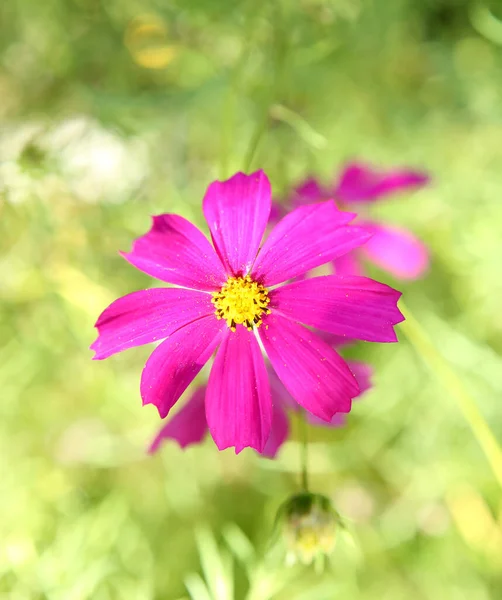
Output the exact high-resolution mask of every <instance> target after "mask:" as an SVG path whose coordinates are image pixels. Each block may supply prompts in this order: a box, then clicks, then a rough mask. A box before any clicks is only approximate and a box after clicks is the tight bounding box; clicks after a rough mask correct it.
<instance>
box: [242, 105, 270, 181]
mask: <svg viewBox="0 0 502 600" xmlns="http://www.w3.org/2000/svg"><path fill="white" fill-rule="evenodd" d="M267 125H268V104H267V108H266V110H265V114H264V115H263V116H262V118H261V119H260V120H259V121H258V123H257V125H256V129H255V130H254V133H253V136H252V138H251V141H250V142H249V147H248V150H247V153H246V157H245V159H244V173H247V172H249V171H250V170H251V166H252V164H253V160H254V157H255V155H256V151H257V150H258V146H259V145H260V141H261V138H262V136H263V134H264V133H265V132H266V131H267Z"/></svg>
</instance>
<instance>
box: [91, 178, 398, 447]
mask: <svg viewBox="0 0 502 600" xmlns="http://www.w3.org/2000/svg"><path fill="white" fill-rule="evenodd" d="M270 209H271V191H270V183H269V181H268V179H267V177H266V176H265V174H264V173H263V172H261V171H259V172H257V173H254V174H252V175H249V176H248V175H244V174H243V173H237V174H236V175H234V176H233V177H232V178H230V179H229V180H228V181H224V182H218V181H217V182H214V183H212V184H211V185H210V186H209V188H208V189H207V192H206V194H205V197H204V201H203V211H204V216H205V218H206V221H207V224H208V227H209V230H210V232H211V237H212V241H213V245H214V247H213V246H212V245H211V244H210V243H209V241H208V240H207V238H206V237H205V236H204V234H203V233H202V232H201V231H200V230H199V229H197V228H196V227H195V226H194V225H192V224H191V223H190V222H189V221H187V220H186V219H184V218H182V217H180V216H177V215H173V214H164V215H160V216H157V217H154V218H153V224H152V227H151V229H150V231H149V232H148V233H146V234H145V235H144V236H142V237H140V238H139V239H137V240H136V241H135V243H134V245H133V248H132V251H131V252H130V253H123V256H124V258H125V259H126V260H127V261H129V262H130V263H131V264H132V265H134V266H135V267H137V268H138V269H140V270H141V271H143V272H145V273H147V274H148V275H151V276H153V277H156V278H158V279H161V280H162V281H165V282H167V283H170V284H174V285H176V286H181V287H173V288H154V289H148V290H142V291H138V292H134V293H132V294H129V295H127V296H124V297H122V298H119V299H118V300H116V301H115V302H113V303H112V304H111V305H110V306H109V307H108V308H107V309H106V310H105V311H104V312H103V313H102V314H101V316H100V317H99V319H98V321H97V323H96V327H97V329H98V333H99V335H98V338H97V340H96V341H95V342H94V343H93V344H92V346H91V348H92V349H93V350H94V351H95V356H94V358H95V359H104V358H107V357H109V356H111V355H112V354H115V353H117V352H121V351H122V350H126V349H128V348H132V347H134V346H139V345H142V344H147V343H151V342H158V341H161V340H164V341H162V343H161V344H160V345H158V347H157V348H155V350H154V351H153V353H152V354H151V356H150V358H149V359H148V361H147V363H146V365H145V368H144V370H143V374H142V377H141V386H140V389H141V396H142V399H143V404H154V405H155V406H156V407H157V409H158V411H159V414H160V416H161V417H162V418H164V417H166V416H167V415H168V413H169V411H170V410H171V408H172V407H173V406H174V404H175V403H176V402H177V401H178V399H179V398H180V396H181V395H182V394H183V392H184V391H185V390H186V389H187V387H188V386H189V385H190V383H191V382H192V381H193V379H194V378H195V376H196V375H197V374H198V373H199V372H200V370H201V369H202V367H203V366H204V364H205V363H206V362H207V361H208V360H209V359H210V358H211V356H212V355H213V353H214V352H215V351H216V356H215V359H214V363H213V365H212V368H211V372H210V375H209V380H208V383H207V389H206V392H205V399H204V406H205V413H206V419H207V424H208V427H209V430H210V432H211V435H212V437H213V439H214V441H215V443H216V445H217V447H218V448H219V449H220V450H222V449H224V448H228V447H231V446H235V451H236V452H240V451H241V450H242V449H243V448H245V447H248V446H249V447H252V448H255V449H256V450H257V451H258V452H261V451H262V450H263V448H264V446H265V444H266V442H267V440H268V438H269V436H270V431H271V426H272V415H273V409H272V398H271V391H270V383H269V379H268V375H267V370H266V367H265V361H264V358H263V355H262V351H261V348H260V344H259V342H258V339H259V340H260V342H261V344H262V346H263V348H264V350H265V352H266V353H267V355H268V358H269V360H270V363H271V364H272V367H273V369H274V370H275V372H276V374H277V376H278V378H279V379H280V380H281V382H282V384H283V385H284V386H285V388H286V389H287V390H288V392H289V393H290V394H291V396H292V397H293V398H294V399H295V402H297V403H298V404H299V405H300V406H302V407H303V408H304V409H305V410H307V411H308V412H310V413H312V414H313V415H315V416H317V417H318V418H320V419H322V420H324V421H331V419H332V418H333V416H334V415H335V414H336V413H340V412H341V413H346V412H349V411H350V407H351V399H352V398H354V397H355V396H357V394H358V393H359V388H358V385H357V382H356V380H355V378H354V376H353V375H352V373H351V371H350V369H349V368H348V366H347V364H346V363H345V362H344V361H343V359H342V358H341V357H340V356H339V354H338V353H337V352H336V351H335V350H334V349H333V348H332V347H331V346H330V345H329V344H327V343H326V342H325V341H323V339H321V338H320V337H319V336H318V335H316V334H315V333H313V332H312V331H311V330H310V329H307V328H306V327H304V326H303V325H300V323H303V324H305V325H307V326H310V327H314V328H317V329H319V330H324V331H327V332H329V333H332V334H336V335H340V336H344V337H350V338H354V339H362V340H367V341H376V342H394V341H397V338H396V334H395V332H394V325H395V324H396V323H399V322H400V321H402V320H403V317H402V315H401V313H400V311H399V309H398V308H397V300H398V299H399V296H400V293H399V292H397V291H396V290H394V289H392V288H390V287H388V286H386V285H384V284H381V283H378V282H376V281H373V280H371V279H368V278H365V277H341V276H338V275H331V276H326V277H316V278H312V279H309V280H304V281H299V282H296V283H286V284H285V285H282V286H280V287H276V286H277V285H278V284H281V283H283V282H287V281H289V280H292V279H294V278H295V277H298V276H300V275H302V274H304V273H306V272H307V271H310V270H312V269H314V268H316V267H318V266H320V265H322V264H324V263H326V262H329V261H332V260H335V259H337V258H339V257H340V256H342V255H343V254H345V253H346V252H349V251H350V250H353V249H354V248H356V247H358V246H360V245H361V244H363V243H364V242H366V241H367V240H368V238H369V234H368V233H367V232H366V230H365V229H363V228H361V227H354V226H352V225H348V223H349V222H350V221H352V220H353V218H354V216H355V215H354V214H352V213H347V212H341V211H340V210H338V209H337V208H336V206H335V204H334V203H333V202H321V203H317V204H310V205H308V206H301V207H299V208H297V209H296V210H294V211H292V212H291V213H290V214H288V215H286V216H285V217H284V218H283V219H282V220H281V221H279V223H278V224H277V225H276V226H275V227H274V228H273V230H272V231H271V233H270V235H269V236H268V238H267V239H266V241H265V242H264V243H263V245H262V237H263V233H264V231H265V228H266V226H267V223H268V220H269V214H270ZM192 400H193V402H194V403H196V402H197V399H195V400H194V399H193V398H192ZM198 401H199V402H200V399H199V400H198ZM191 406H193V404H191ZM185 408H186V409H187V410H189V409H188V408H187V407H185ZM177 416H178V415H176V417H177ZM176 417H175V419H176ZM181 418H182V417H179V419H181ZM199 434H200V429H197V427H196V426H195V424H194V430H193V431H192V432H191V433H190V435H189V437H188V442H187V443H189V442H190V439H191V438H190V436H192V437H196V436H197V435H199ZM186 441H187V440H185V441H182V443H185V442H186Z"/></svg>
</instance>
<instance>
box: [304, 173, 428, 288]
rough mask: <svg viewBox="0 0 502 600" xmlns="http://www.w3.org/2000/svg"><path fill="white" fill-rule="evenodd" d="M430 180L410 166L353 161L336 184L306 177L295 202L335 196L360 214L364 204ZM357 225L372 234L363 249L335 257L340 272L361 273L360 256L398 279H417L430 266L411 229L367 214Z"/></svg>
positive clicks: (422, 184) (425, 253)
mask: <svg viewBox="0 0 502 600" xmlns="http://www.w3.org/2000/svg"><path fill="white" fill-rule="evenodd" d="M428 182H429V177H428V176H427V175H426V174H425V173H420V172H417V171H409V170H390V171H378V170H376V169H374V168H372V167H370V166H368V165H366V164H363V163H352V164H349V165H347V167H345V169H344V170H343V171H342V174H341V175H340V178H339V180H338V182H337V183H335V185H334V187H333V188H325V187H323V186H322V185H321V184H319V183H318V182H317V181H316V180H315V179H313V178H309V179H307V180H306V181H304V182H303V183H302V184H301V185H300V186H298V187H297V188H296V189H295V197H294V199H293V205H294V206H299V205H302V204H305V203H310V202H319V201H320V200H326V199H328V198H334V199H335V201H336V202H337V203H338V205H339V206H340V207H347V206H349V205H356V206H357V208H358V213H359V214H360V211H362V212H363V213H364V212H365V211H364V205H368V204H369V203H373V202H376V201H379V200H381V199H383V198H385V197H387V196H389V195H392V194H395V193H397V192H403V191H407V190H411V189H416V188H419V187H422V186H424V185H425V184H427V183H428ZM358 225H359V226H361V227H363V228H365V229H366V231H368V232H369V233H372V234H373V236H372V238H371V239H370V240H369V241H368V242H367V243H366V244H365V245H364V247H362V248H361V249H358V250H356V251H355V252H350V253H347V254H345V255H344V256H343V257H340V258H339V259H337V260H336V261H335V268H336V272H337V273H339V274H347V275H348V274H350V275H360V274H362V273H363V269H362V267H361V264H360V258H361V257H364V258H365V259H366V260H369V261H371V262H373V263H374V264H376V265H377V266H378V267H380V268H381V269H383V270H385V271H388V272H389V273H391V274H392V275H394V276H395V277H397V278H399V279H416V278H418V277H420V276H422V275H423V274H424V273H425V271H426V270H427V267H428V266H429V254H428V251H427V248H426V247H425V245H424V244H423V243H422V242H421V241H420V240H418V239H417V238H416V237H415V236H414V235H413V234H412V233H410V232H409V231H407V230H406V229H403V228H401V227H397V226H395V225H384V224H381V223H377V222H375V221H372V220H370V219H366V218H365V217H361V218H359V219H358Z"/></svg>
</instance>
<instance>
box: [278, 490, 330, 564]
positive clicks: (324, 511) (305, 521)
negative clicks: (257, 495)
mask: <svg viewBox="0 0 502 600" xmlns="http://www.w3.org/2000/svg"><path fill="white" fill-rule="evenodd" d="M340 523H341V520H340V516H339V514H338V513H337V512H336V511H335V510H334V508H333V507H332V506H331V502H330V501H329V499H328V498H326V496H322V495H321V494H312V493H310V492H302V493H300V494H296V495H295V496H292V497H291V498H289V499H288V500H286V502H285V503H284V504H283V505H282V506H281V508H280V509H279V512H278V514H277V524H278V526H279V527H280V529H281V531H282V535H283V538H284V539H285V542H286V546H287V550H288V554H287V557H286V560H287V562H288V563H289V564H294V563H295V562H301V563H303V564H307V565H309V564H311V563H312V562H314V560H315V561H316V564H318V562H317V561H318V559H321V560H322V558H323V557H325V556H327V555H329V554H331V552H332V551H333V549H334V546H335V534H336V530H337V527H338V525H339V524H340Z"/></svg>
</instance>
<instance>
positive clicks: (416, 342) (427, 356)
mask: <svg viewBox="0 0 502 600" xmlns="http://www.w3.org/2000/svg"><path fill="white" fill-rule="evenodd" d="M399 305H400V308H401V311H402V313H403V314H404V316H405V317H406V321H404V323H403V324H402V325H401V328H402V331H403V332H404V334H405V335H406V337H407V338H408V340H409V341H410V342H411V344H412V345H413V347H414V348H415V350H416V351H417V352H418V354H419V355H420V356H421V357H422V358H423V360H424V361H425V362H426V363H427V364H428V366H429V367H430V369H431V370H432V371H433V372H434V373H435V375H436V376H437V378H438V379H439V380H440V382H441V383H442V384H443V386H444V388H445V389H446V390H448V392H449V393H450V394H451V396H452V397H453V398H455V400H456V402H457V404H458V406H459V408H460V410H461V412H462V414H463V416H464V418H465V420H466V421H467V422H468V423H469V425H470V427H471V429H472V432H473V433H474V436H475V437H476V439H477V441H478V443H479V445H480V446H481V449H482V450H483V452H484V454H485V456H486V458H487V460H488V462H489V464H490V467H491V469H492V471H493V473H494V475H495V477H496V479H497V481H498V483H499V485H500V487H502V448H501V447H500V444H499V442H498V440H497V438H496V437H495V436H494V434H493V432H492V430H491V429H490V426H489V425H488V423H487V422H486V420H485V418H484V417H483V415H482V414H481V411H480V410H479V408H478V406H477V403H476V400H475V399H474V398H473V397H472V396H471V394H470V393H469V391H468V390H467V389H466V387H465V385H464V383H463V382H462V380H461V379H460V378H459V376H458V375H457V374H456V372H455V371H454V369H453V368H452V367H451V365H450V364H449V363H448V361H447V360H446V359H445V358H444V357H443V356H442V354H441V353H440V352H439V351H438V350H437V348H436V347H435V345H434V343H433V342H432V340H431V338H430V337H429V335H428V334H427V332H426V331H425V330H424V329H423V328H422V326H421V324H420V323H419V322H418V321H417V319H415V317H414V316H413V315H412V313H411V312H410V310H409V309H408V308H407V307H405V306H404V305H403V303H402V302H400V303H399Z"/></svg>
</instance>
